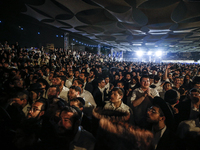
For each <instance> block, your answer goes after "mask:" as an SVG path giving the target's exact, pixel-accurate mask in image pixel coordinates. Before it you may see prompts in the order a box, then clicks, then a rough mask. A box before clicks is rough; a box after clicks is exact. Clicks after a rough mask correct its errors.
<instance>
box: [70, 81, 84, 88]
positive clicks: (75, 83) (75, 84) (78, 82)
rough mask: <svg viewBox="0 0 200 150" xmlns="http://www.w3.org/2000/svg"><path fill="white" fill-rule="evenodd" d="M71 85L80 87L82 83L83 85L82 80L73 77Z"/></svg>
mask: <svg viewBox="0 0 200 150" xmlns="http://www.w3.org/2000/svg"><path fill="white" fill-rule="evenodd" d="M72 85H73V86H78V87H80V88H81V89H82V87H83V85H84V81H83V80H82V79H75V80H74V81H73V84H72Z"/></svg>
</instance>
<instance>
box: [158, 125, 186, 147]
mask: <svg viewBox="0 0 200 150" xmlns="http://www.w3.org/2000/svg"><path fill="white" fill-rule="evenodd" d="M179 149H180V150H182V149H184V148H183V146H181V141H180V140H179V138H178V137H177V136H176V135H175V134H174V133H173V132H172V131H171V130H169V129H168V128H167V129H166V130H165V132H164V134H163V136H162V137H161V138H160V140H159V142H158V144H157V148H156V150H179Z"/></svg>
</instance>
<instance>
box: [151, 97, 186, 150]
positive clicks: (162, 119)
mask: <svg viewBox="0 0 200 150" xmlns="http://www.w3.org/2000/svg"><path fill="white" fill-rule="evenodd" d="M171 121H172V122H173V113H172V110H170V107H169V105H168V104H167V103H166V102H165V101H164V100H163V99H162V98H160V97H155V98H154V100H153V105H152V106H151V107H150V108H148V111H147V122H149V123H150V124H151V125H152V133H153V135H154V139H153V145H154V148H155V150H169V149H171V150H178V149H183V147H181V146H180V143H179V142H180V141H179V139H178V138H177V136H176V135H175V133H174V132H173V131H171V130H170V128H169V126H168V123H169V122H171Z"/></svg>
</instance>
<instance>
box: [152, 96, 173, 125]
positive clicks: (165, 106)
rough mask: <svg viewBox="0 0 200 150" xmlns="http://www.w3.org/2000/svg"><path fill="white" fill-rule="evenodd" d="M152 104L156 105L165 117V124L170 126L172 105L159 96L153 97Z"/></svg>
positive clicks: (171, 122)
mask: <svg viewBox="0 0 200 150" xmlns="http://www.w3.org/2000/svg"><path fill="white" fill-rule="evenodd" d="M153 105H158V106H159V107H160V109H161V110H162V112H163V113H164V116H165V118H166V125H167V126H168V127H169V126H170V127H171V125H172V124H173V121H174V113H173V110H172V107H171V106H170V105H169V104H168V103H166V102H165V101H164V100H163V99H162V98H161V97H157V96H156V97H154V99H153Z"/></svg>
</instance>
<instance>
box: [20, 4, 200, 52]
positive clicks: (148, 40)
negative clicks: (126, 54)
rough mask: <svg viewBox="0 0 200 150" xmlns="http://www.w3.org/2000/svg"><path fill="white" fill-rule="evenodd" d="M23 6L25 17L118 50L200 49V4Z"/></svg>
mask: <svg viewBox="0 0 200 150" xmlns="http://www.w3.org/2000/svg"><path fill="white" fill-rule="evenodd" d="M24 2H25V4H26V8H27V10H26V12H22V13H23V14H25V15H29V16H31V17H33V18H35V19H37V20H38V21H41V22H43V23H45V24H48V25H51V26H54V27H57V28H60V29H63V30H65V31H67V32H75V33H77V34H80V35H82V36H85V37H87V38H90V39H91V40H94V41H96V42H101V43H102V44H105V45H110V46H113V47H118V48H119V49H120V48H121V49H132V47H134V44H135V43H139V44H140V45H141V46H143V47H144V49H148V48H155V47H165V50H168V51H177V46H178V45H179V46H180V47H184V50H185V51H187V50H188V51H191V47H195V46H196V47H199V45H200V42H199V38H200V9H199V8H200V2H199V1H195V0H194V1H193V0H190V1H189V0H24ZM135 47H136V46H135ZM133 49H134V48H133ZM192 50H193V51H195V49H192Z"/></svg>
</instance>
